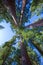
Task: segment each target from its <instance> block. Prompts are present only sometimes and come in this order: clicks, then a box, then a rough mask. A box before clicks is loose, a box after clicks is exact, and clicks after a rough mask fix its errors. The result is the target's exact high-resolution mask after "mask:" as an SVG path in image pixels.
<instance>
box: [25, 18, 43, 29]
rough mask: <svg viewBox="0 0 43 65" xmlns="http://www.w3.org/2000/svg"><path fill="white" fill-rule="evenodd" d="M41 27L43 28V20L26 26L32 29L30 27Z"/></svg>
mask: <svg viewBox="0 0 43 65" xmlns="http://www.w3.org/2000/svg"><path fill="white" fill-rule="evenodd" d="M39 26H43V19H41V20H39V21H37V22H35V23H33V24H30V25H28V26H26V28H30V27H32V28H35V27H39Z"/></svg>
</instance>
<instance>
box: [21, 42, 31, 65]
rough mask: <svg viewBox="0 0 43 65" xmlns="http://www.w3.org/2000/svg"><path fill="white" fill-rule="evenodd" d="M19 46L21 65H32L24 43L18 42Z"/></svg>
mask: <svg viewBox="0 0 43 65" xmlns="http://www.w3.org/2000/svg"><path fill="white" fill-rule="evenodd" d="M20 47H21V64H22V65H32V64H31V61H30V58H29V57H28V54H27V50H26V47H25V45H24V43H22V42H20Z"/></svg>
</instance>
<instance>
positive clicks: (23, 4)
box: [20, 0, 26, 25]
mask: <svg viewBox="0 0 43 65" xmlns="http://www.w3.org/2000/svg"><path fill="white" fill-rule="evenodd" d="M25 6H26V0H22V9H21V15H20V25H21V23H22V18H23V13H24V9H25Z"/></svg>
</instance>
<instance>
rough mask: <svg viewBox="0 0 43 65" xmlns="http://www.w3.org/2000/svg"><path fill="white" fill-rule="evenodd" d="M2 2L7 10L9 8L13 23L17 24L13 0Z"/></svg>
mask: <svg viewBox="0 0 43 65" xmlns="http://www.w3.org/2000/svg"><path fill="white" fill-rule="evenodd" d="M3 3H4V5H5V6H6V8H7V10H8V9H9V11H10V13H11V16H12V18H13V20H14V23H15V25H17V18H16V5H15V0H4V1H3Z"/></svg>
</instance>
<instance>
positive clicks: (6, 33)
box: [0, 20, 15, 45]
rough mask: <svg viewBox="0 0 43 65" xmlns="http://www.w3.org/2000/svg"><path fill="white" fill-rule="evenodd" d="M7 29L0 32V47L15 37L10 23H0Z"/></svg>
mask: <svg viewBox="0 0 43 65" xmlns="http://www.w3.org/2000/svg"><path fill="white" fill-rule="evenodd" d="M0 25H3V27H5V28H4V29H2V30H0V45H2V44H4V42H6V41H8V40H10V39H11V38H12V37H13V36H14V34H15V33H14V32H13V31H12V30H11V28H10V23H6V21H5V20H3V22H1V23H0Z"/></svg>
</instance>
